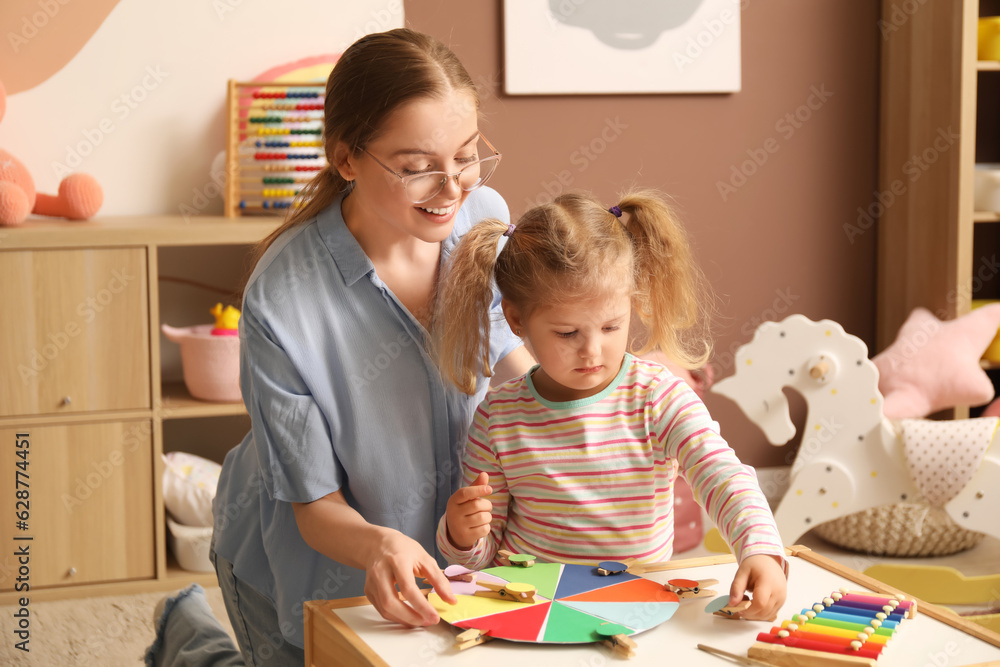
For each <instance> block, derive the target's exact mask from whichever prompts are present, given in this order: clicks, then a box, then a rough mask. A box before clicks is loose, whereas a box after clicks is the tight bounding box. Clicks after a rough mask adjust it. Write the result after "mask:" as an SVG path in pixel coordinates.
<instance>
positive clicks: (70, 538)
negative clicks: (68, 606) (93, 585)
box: [0, 420, 155, 591]
mask: <svg viewBox="0 0 1000 667" xmlns="http://www.w3.org/2000/svg"><path fill="white" fill-rule="evenodd" d="M16 441H20V442H22V443H27V444H26V445H25V446H23V447H21V448H17V447H16V446H15V444H14V443H15V442H16ZM0 443H2V444H3V446H2V448H0V460H2V465H0V469H2V470H4V471H5V473H6V474H4V475H2V476H0V515H2V516H4V517H10V520H6V521H2V522H0V538H2V539H3V544H4V545H5V546H6V545H15V547H14V549H12V550H11V553H13V552H14V551H16V548H17V546H27V547H29V549H30V554H31V558H30V577H29V579H30V585H31V587H32V589H35V588H37V587H45V586H58V585H68V584H83V583H90V582H100V581H118V580H123V579H149V578H152V577H153V576H155V558H154V549H153V547H154V541H153V479H152V475H151V474H150V471H151V470H152V465H151V464H152V458H151V457H152V451H153V450H152V447H151V443H152V422H150V421H149V420H139V421H121V422H107V423H104V422H97V423H92V424H66V425H49V426H40V427H38V426H32V425H25V426H24V427H23V428H20V429H11V428H3V429H0ZM18 462H22V463H23V464H24V465H22V466H20V468H18V465H17V464H18ZM17 469H21V470H22V471H23V472H24V473H25V474H23V475H21V476H17V477H15V474H14V472H13V471H14V470H17ZM18 479H20V480H21V482H22V483H21V484H17V480H18ZM17 491H21V498H22V501H21V502H20V503H19V502H18V501H17V497H18V496H17V495H16V494H17ZM22 512H27V514H21V513H22ZM18 515H21V516H27V517H28V518H27V519H26V520H25V523H24V528H23V529H18V525H17V522H16V521H15V520H14V517H16V516H18ZM25 535H30V536H31V538H32V539H31V540H30V541H25V540H17V539H16V538H17V537H21V536H25ZM13 588H14V578H13V577H4V578H3V580H2V581H0V590H4V591H7V590H12V589H13Z"/></svg>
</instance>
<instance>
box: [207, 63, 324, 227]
mask: <svg viewBox="0 0 1000 667" xmlns="http://www.w3.org/2000/svg"><path fill="white" fill-rule="evenodd" d="M325 94H326V85H325V84H323V83H286V82H281V83H279V82H274V81H247V82H239V81H234V80H230V81H229V87H228V94H227V107H228V115H227V141H226V191H225V216H226V217H227V218H235V217H239V216H243V215H252V214H253V215H284V214H285V213H286V212H287V210H288V209H289V208H291V207H293V206H295V205H296V203H297V201H298V200H296V198H295V197H296V195H297V194H298V193H299V191H300V190H301V188H302V187H303V186H305V184H306V183H308V182H309V181H310V180H312V178H313V177H314V176H315V175H316V172H318V171H319V170H320V169H322V168H323V167H324V166H325V165H326V155H325V153H324V151H323V101H324V97H325Z"/></svg>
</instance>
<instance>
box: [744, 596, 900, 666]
mask: <svg viewBox="0 0 1000 667" xmlns="http://www.w3.org/2000/svg"><path fill="white" fill-rule="evenodd" d="M916 610H917V607H916V604H915V603H914V602H913V601H911V600H906V599H903V598H902V596H900V597H890V596H885V595H880V594H877V593H856V592H851V591H847V590H844V589H841V590H840V591H836V592H834V593H831V594H830V596H829V597H826V598H823V600H822V601H820V602H817V603H816V604H814V605H812V606H811V607H809V608H808V609H803V610H802V613H800V614H796V615H795V616H794V617H793V618H792V619H791V620H788V621H783V622H782V623H781V625H780V626H775V627H772V628H771V630H770V631H769V632H761V633H759V634H758V635H757V641H758V642H760V643H762V644H766V645H772V647H770V648H769V647H761V646H760V644H756V645H754V647H753V648H752V649H751V650H750V651H749V652H748V653H749V655H750V657H753V658H761V659H764V660H766V659H767V656H768V654H773V652H772V651H773V650H780V648H776V647H787V648H793V649H800V650H806V651H817V652H821V653H825V654H834V655H843V656H845V657H847V658H851V657H853V658H861V659H865V660H878V658H879V656H881V655H882V653H883V652H884V651H885V650H886V648H887V647H888V646H889V644H890V642H891V641H892V638H893V637H894V636H895V634H896V632H897V631H898V630H899V626H900V624H901V623H902V622H903V621H904V620H905V619H907V618H912V617H913V616H914V614H915V613H916ZM844 664H854V663H853V662H848V661H847V660H845V663H844Z"/></svg>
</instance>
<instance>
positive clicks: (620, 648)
mask: <svg viewBox="0 0 1000 667" xmlns="http://www.w3.org/2000/svg"><path fill="white" fill-rule="evenodd" d="M596 632H597V634H598V635H600V636H601V637H605V638H606V639H602V640H601V643H602V644H604V645H605V646H607V647H608V648H610V649H611V650H612V651H613V652H614V653H615V655H619V656H621V657H623V658H634V657H635V654H636V651H635V650H636V648H638V647H637V645H636V643H635V642H634V641H632V638H631V637H629V636H628V634H627V633H629V632H631V631H630V630H629V629H628V628H626V627H625V626H623V625H618V624H617V623H602V624H601V625H599V626H597V628H596Z"/></svg>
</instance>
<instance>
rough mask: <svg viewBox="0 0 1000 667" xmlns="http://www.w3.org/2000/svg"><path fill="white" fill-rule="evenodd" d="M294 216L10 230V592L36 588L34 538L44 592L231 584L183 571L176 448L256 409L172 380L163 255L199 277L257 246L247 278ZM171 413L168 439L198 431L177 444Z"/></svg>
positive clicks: (213, 447) (1, 306)
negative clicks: (219, 259) (169, 528)
mask: <svg viewBox="0 0 1000 667" xmlns="http://www.w3.org/2000/svg"><path fill="white" fill-rule="evenodd" d="M279 224H280V219H277V218H261V219H253V220H247V219H243V220H239V221H235V220H227V219H225V218H213V217H204V218H182V217H180V216H163V217H155V216H154V217H121V218H105V219H98V220H93V221H88V222H82V223H81V222H66V221H55V220H51V221H50V220H30V221H29V222H27V223H26V224H25V225H23V226H22V227H17V228H10V229H5V230H3V233H2V234H0V241H2V242H0V284H2V285H3V286H4V289H3V291H2V292H0V313H2V316H0V371H2V372H0V471H2V473H3V474H2V475H0V516H2V517H3V519H2V520H0V545H2V548H3V552H2V554H3V555H0V605H4V604H11V603H13V602H15V601H16V600H17V598H18V597H20V596H22V595H24V592H23V591H18V590H15V585H16V583H17V577H18V576H19V568H20V563H19V562H18V558H17V556H16V555H15V553H16V549H18V548H21V547H24V546H27V547H28V548H29V550H30V563H29V583H30V591H29V592H30V597H31V599H32V600H44V599H58V598H71V597H88V596H93V595H109V594H128V593H134V592H142V591H153V590H172V589H175V588H178V587H180V586H182V585H185V584H187V583H190V582H192V581H197V582H199V583H201V584H202V585H203V586H209V585H216V579H215V574H214V573H196V572H187V571H183V570H180V569H179V568H178V567H177V566H176V565H175V564H173V559H172V558H171V557H170V555H169V554H168V551H167V540H166V529H165V518H164V508H163V494H162V482H161V479H162V474H163V464H162V460H161V457H162V453H163V452H164V451H170V450H172V449H182V448H185V447H183V446H182V445H183V444H187V443H189V442H190V441H192V440H196V439H197V438H196V437H194V436H192V433H197V432H199V431H200V430H202V429H203V428H204V427H203V424H204V422H205V421H206V420H207V421H209V422H211V421H213V420H215V421H218V420H220V419H221V420H227V419H228V420H232V419H237V420H238V421H239V420H241V419H246V417H245V411H244V409H243V405H242V404H240V403H229V404H214V403H204V402H201V401H197V400H195V399H193V398H191V396H190V395H189V394H188V393H187V391H186V390H185V388H184V385H183V383H182V382H178V381H177V380H178V379H179V378H176V377H171V378H169V379H170V380H171V381H166V382H165V381H164V379H163V375H164V374H163V373H162V372H161V370H162V369H161V352H162V355H163V356H171V355H174V356H175V357H176V351H175V350H171V349H164V350H161V347H160V340H161V339H160V331H159V329H160V313H161V305H163V304H161V276H160V257H161V256H167V257H168V258H169V261H168V263H169V264H170V265H171V266H170V269H169V270H172V271H173V272H174V273H175V274H177V273H179V274H181V275H179V276H177V275H175V276H173V277H172V278H173V279H174V280H175V281H176V280H177V279H178V278H180V282H184V278H185V277H186V276H188V275H189V274H197V272H198V267H199V266H202V267H203V266H206V265H208V266H211V265H213V264H214V256H215V254H216V253H218V252H220V251H219V250H218V249H219V248H220V247H229V249H230V250H231V251H233V252H232V253H231V254H235V255H236V256H238V257H239V258H240V260H241V261H239V262H237V263H238V264H239V265H240V268H239V270H238V271H234V273H238V274H239V275H235V276H233V277H232V281H231V282H232V283H234V284H233V285H232V287H234V288H238V283H239V282H240V279H242V278H243V277H245V276H244V269H245V268H246V262H245V261H243V260H245V254H246V252H247V251H248V250H249V248H251V247H252V245H253V244H254V243H256V242H257V241H259V240H260V239H262V238H264V237H265V236H267V235H268V234H269V233H270V232H271V231H273V230H274V229H275V228H276V227H277V226H278V225H279ZM189 254H190V255H191V261H190V262H189V261H187V260H188V255H189ZM170 298H172V299H174V300H177V294H176V293H171V294H170ZM211 298H212V299H213V303H214V298H215V297H214V295H213V296H212V297H211ZM181 300H183V298H182V299H181ZM174 305H175V304H168V305H167V308H168V310H167V311H166V312H167V313H168V316H169V317H173V316H174V313H176V312H177V309H176V308H174V307H173V306H174ZM198 317H208V315H207V310H206V312H205V313H201V312H200V310H199V311H198ZM169 323H171V324H179V325H184V324H186V323H185V322H176V321H173V320H171V321H169ZM165 422H169V424H170V425H171V427H170V428H168V429H166V432H167V436H166V438H167V439H170V438H171V437H174V438H176V439H180V440H183V441H184V442H183V443H180V444H178V443H173V442H165V435H164V433H165V429H164V423H165ZM188 423H190V424H191V426H190V427H187V426H185V425H186V424H188ZM178 426H179V427H180V428H178ZM236 426H237V428H238V429H242V432H241V433H240V435H239V436H236V435H234V434H233V433H228V434H227V435H226V437H223V438H216V439H215V441H212V442H210V443H209V445H208V447H209V449H210V451H209V452H207V453H206V452H198V451H195V452H194V453H202V454H203V455H206V456H208V457H209V458H215V459H216V460H221V457H222V456H224V454H225V451H226V450H227V449H228V448H230V447H232V446H234V445H236V444H237V443H238V441H239V439H238V438H239V437H242V434H244V433H245V432H246V427H245V424H243V423H242V422H239V423H238V424H237V425H236ZM230 430H232V428H231V427H230ZM19 434H27V435H28V438H27V441H28V445H26V446H25V447H18V446H17V445H18V443H19V442H21V441H23V440H25V439H24V438H19V437H18V435H19ZM171 434H174V435H171ZM22 451H24V452H25V453H23V454H22V453H21V452H22ZM18 473H21V474H20V475H18ZM18 481H20V482H21V484H20V485H19V484H18ZM25 484H26V485H27V486H25ZM25 491H27V492H28V493H27V494H24V492H25ZM19 492H20V493H21V495H22V496H24V495H26V496H27V497H26V498H25V497H22V498H19V497H18V494H19ZM19 500H20V501H24V502H26V503H27V506H25V505H18V501H19ZM21 513H23V514H21ZM19 516H24V517H26V519H25V521H26V524H25V526H24V527H23V528H21V527H19V526H18V523H17V522H18V521H19V520H21V519H19V518H18V517H19Z"/></svg>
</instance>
